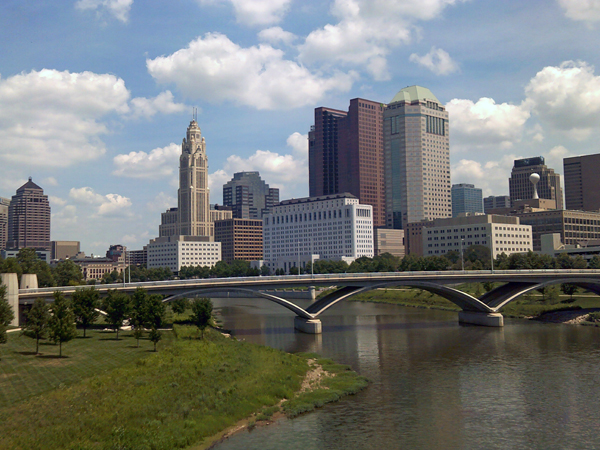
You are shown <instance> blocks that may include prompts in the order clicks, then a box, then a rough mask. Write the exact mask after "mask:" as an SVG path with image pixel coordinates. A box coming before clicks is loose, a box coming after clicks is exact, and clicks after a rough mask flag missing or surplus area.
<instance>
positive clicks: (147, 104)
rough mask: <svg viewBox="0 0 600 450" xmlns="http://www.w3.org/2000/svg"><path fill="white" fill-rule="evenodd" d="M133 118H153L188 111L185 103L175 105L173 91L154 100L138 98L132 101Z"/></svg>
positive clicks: (161, 94) (159, 95) (162, 93)
mask: <svg viewBox="0 0 600 450" xmlns="http://www.w3.org/2000/svg"><path fill="white" fill-rule="evenodd" d="M131 109H132V116H133V117H152V116H154V115H155V114H156V113H162V114H174V113H180V112H183V111H185V110H186V109H188V106H187V105H184V104H183V103H175V102H174V101H173V94H172V93H171V91H165V92H161V93H160V94H158V95H157V96H156V97H154V98H145V97H136V98H134V99H132V100H131Z"/></svg>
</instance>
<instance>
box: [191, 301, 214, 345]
mask: <svg viewBox="0 0 600 450" xmlns="http://www.w3.org/2000/svg"><path fill="white" fill-rule="evenodd" d="M212 308H213V306H212V302H211V301H210V299H208V298H197V299H195V300H194V301H193V302H192V315H191V316H190V320H191V321H192V323H193V324H194V325H196V326H197V327H198V329H199V330H200V331H201V332H202V339H204V329H205V328H206V327H207V326H208V324H209V322H210V318H211V316H212Z"/></svg>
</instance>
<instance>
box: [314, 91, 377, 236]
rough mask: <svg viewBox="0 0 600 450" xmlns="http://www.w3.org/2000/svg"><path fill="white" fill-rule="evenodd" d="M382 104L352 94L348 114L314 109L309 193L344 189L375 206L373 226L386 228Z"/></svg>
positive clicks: (325, 192) (341, 191) (337, 191)
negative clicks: (353, 96) (352, 97)
mask: <svg viewBox="0 0 600 450" xmlns="http://www.w3.org/2000/svg"><path fill="white" fill-rule="evenodd" d="M383 108H384V105H383V104H382V103H380V102H375V101H372V100H365V99H362V98H355V99H352V100H350V106H349V108H348V112H345V111H339V110H335V109H331V108H322V107H321V108H316V109H315V125H314V126H313V127H312V128H311V131H310V133H309V188H310V189H309V190H310V195H311V197H314V196H322V195H331V194H341V193H344V192H348V193H350V194H352V195H354V196H356V197H357V198H358V199H359V200H360V202H361V204H367V205H372V206H373V225H374V226H375V227H384V226H385V179H384V176H385V173H384V167H383V163H384V160H383Z"/></svg>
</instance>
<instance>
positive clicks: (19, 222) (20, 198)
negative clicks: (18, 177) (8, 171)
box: [6, 177, 50, 252]
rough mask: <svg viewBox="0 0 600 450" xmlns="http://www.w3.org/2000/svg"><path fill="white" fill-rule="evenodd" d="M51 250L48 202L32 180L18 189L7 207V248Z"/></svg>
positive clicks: (41, 190)
mask: <svg viewBox="0 0 600 450" xmlns="http://www.w3.org/2000/svg"><path fill="white" fill-rule="evenodd" d="M26 247H28V248H34V249H36V250H43V251H47V252H49V251H50V203H49V202H48V196H47V195H44V190H43V189H42V188H41V187H39V186H38V185H37V184H35V183H34V182H33V181H31V177H29V181H28V182H27V183H25V184H24V185H23V186H21V187H20V188H19V189H17V194H16V195H13V196H12V199H11V200H10V205H9V207H8V242H7V243H6V248H7V249H20V248H26Z"/></svg>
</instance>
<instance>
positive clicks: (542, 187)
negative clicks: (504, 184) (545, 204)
mask: <svg viewBox="0 0 600 450" xmlns="http://www.w3.org/2000/svg"><path fill="white" fill-rule="evenodd" d="M532 173H537V174H538V175H539V176H540V181H539V183H538V184H537V191H538V195H539V198H545V199H549V200H554V201H556V209H563V196H562V188H561V187H560V175H559V174H557V173H554V169H551V168H549V167H548V166H546V162H545V160H544V157H543V156H537V157H533V158H525V159H515V162H514V166H513V169H512V172H511V174H510V178H509V179H508V189H509V191H510V192H509V194H510V202H511V206H514V204H515V201H517V200H529V199H532V198H533V184H532V183H531V181H530V180H529V176H530V175H531V174H532Z"/></svg>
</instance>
